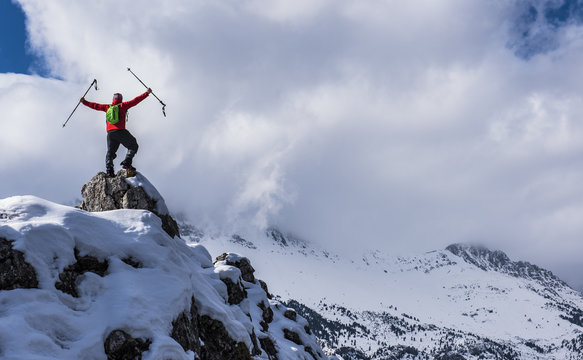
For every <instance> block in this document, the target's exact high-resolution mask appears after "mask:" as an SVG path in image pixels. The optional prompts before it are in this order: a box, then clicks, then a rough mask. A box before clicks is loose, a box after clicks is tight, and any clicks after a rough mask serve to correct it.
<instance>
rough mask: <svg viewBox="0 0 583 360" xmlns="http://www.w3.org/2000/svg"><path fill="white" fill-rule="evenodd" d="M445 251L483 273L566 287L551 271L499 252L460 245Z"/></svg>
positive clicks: (450, 246) (477, 246)
mask: <svg viewBox="0 0 583 360" xmlns="http://www.w3.org/2000/svg"><path fill="white" fill-rule="evenodd" d="M445 249H446V250H447V251H449V252H451V253H452V254H454V255H457V256H459V257H460V258H462V259H463V260H464V261H465V262H467V263H468V264H472V265H475V266H477V267H478V268H480V269H482V270H484V271H497V272H500V273H504V274H507V275H510V276H513V277H517V278H525V279H529V280H535V281H537V282H538V283H540V284H541V285H544V286H550V287H553V286H557V285H558V286H568V285H567V284H566V283H565V282H564V281H562V280H561V279H559V278H558V277H557V276H555V275H554V274H553V273H552V272H551V271H549V270H546V269H543V268H540V267H538V266H537V265H534V264H531V263H529V262H526V261H512V260H510V258H509V257H508V255H506V254H505V253H504V252H503V251H500V250H490V249H488V248H487V247H485V246H483V245H474V244H462V243H457V244H452V245H449V246H448V247H446V248H445Z"/></svg>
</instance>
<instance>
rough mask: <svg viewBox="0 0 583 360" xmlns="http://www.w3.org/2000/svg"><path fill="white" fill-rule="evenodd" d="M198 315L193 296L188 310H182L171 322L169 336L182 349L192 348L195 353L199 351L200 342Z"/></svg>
mask: <svg viewBox="0 0 583 360" xmlns="http://www.w3.org/2000/svg"><path fill="white" fill-rule="evenodd" d="M199 322H200V317H199V315H198V309H197V307H196V303H195V300H194V297H193V298H192V300H191V304H190V310H188V311H184V312H182V313H181V314H180V315H178V318H176V320H174V321H173V322H172V333H171V334H170V337H172V338H173V339H174V340H176V342H177V343H179V344H180V345H181V346H182V348H183V349H184V351H188V350H192V351H194V352H195V353H197V354H200V353H201V351H200V350H201V344H200V329H199Z"/></svg>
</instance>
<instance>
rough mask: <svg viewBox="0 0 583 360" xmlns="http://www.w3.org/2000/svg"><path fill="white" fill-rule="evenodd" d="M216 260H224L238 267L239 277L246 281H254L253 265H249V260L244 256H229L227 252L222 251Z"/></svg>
mask: <svg viewBox="0 0 583 360" xmlns="http://www.w3.org/2000/svg"><path fill="white" fill-rule="evenodd" d="M216 261H225V262H226V264H227V265H231V266H234V267H236V268H238V269H239V270H241V277H242V278H243V280H245V281H248V282H250V283H255V276H253V273H254V272H255V269H253V266H251V262H249V259H247V258H246V257H240V256H236V257H234V256H231V257H230V256H229V254H227V253H223V254H221V255H220V256H218V257H217V259H216Z"/></svg>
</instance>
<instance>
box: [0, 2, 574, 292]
mask: <svg viewBox="0 0 583 360" xmlns="http://www.w3.org/2000/svg"><path fill="white" fill-rule="evenodd" d="M17 3H19V4H20V5H21V6H22V8H23V10H24V12H25V14H26V19H27V20H26V21H27V22H26V26H27V32H28V35H27V36H28V40H27V41H28V43H27V44H28V45H27V46H28V48H29V52H30V54H33V55H35V56H36V58H38V59H42V70H43V71H42V72H41V71H35V69H34V68H31V69H30V70H29V73H28V74H13V73H2V74H0V109H2V113H3V114H2V117H1V120H0V154H2V156H0V184H1V187H0V197H7V196H12V195H23V194H33V195H37V196H40V197H43V198H46V199H49V200H53V201H57V202H72V201H73V200H74V199H76V198H79V197H80V189H81V186H82V185H83V184H84V183H85V182H87V181H88V180H89V179H90V178H91V177H92V176H93V175H95V174H96V173H97V172H98V171H102V170H103V169H104V157H105V136H106V134H105V124H104V122H105V121H104V114H103V113H99V112H95V111H92V110H90V109H88V108H86V107H83V106H81V107H79V109H78V110H77V112H76V113H75V114H74V115H73V117H72V119H71V120H70V121H69V123H68V125H67V126H66V127H65V128H62V126H61V125H62V124H63V123H64V121H65V120H66V118H67V116H68V115H69V113H70V112H71V111H72V110H73V108H74V106H75V105H76V104H77V102H78V99H79V98H80V97H81V95H83V93H84V92H85V91H86V90H87V88H88V87H89V84H90V83H91V81H92V80H93V79H94V78H95V79H97V80H98V82H99V91H95V89H92V90H90V92H89V93H88V95H87V96H86V97H87V99H89V100H91V101H96V102H100V103H108V102H110V101H111V97H112V94H113V93H114V92H122V93H123V94H124V98H125V99H126V100H129V99H131V98H133V97H134V96H137V95H139V94H141V93H142V92H143V91H144V90H145V88H144V87H143V86H142V85H141V84H140V83H139V82H138V81H137V80H136V79H135V78H133V77H132V76H131V74H129V72H128V71H127V70H126V69H127V67H131V68H132V70H133V71H134V72H135V73H136V74H137V75H138V76H140V77H141V78H142V80H143V81H144V82H145V83H146V84H147V85H148V86H150V87H151V88H152V89H153V90H154V93H155V94H156V95H158V97H160V99H162V100H163V101H164V102H165V103H166V104H167V105H168V106H167V114H168V116H167V117H163V115H162V111H161V105H160V104H159V103H158V101H157V100H156V99H155V98H153V97H150V98H148V99H146V100H145V101H144V102H142V103H141V104H140V105H139V106H137V107H135V108H133V109H132V110H130V119H129V123H128V128H129V130H130V131H131V132H132V133H133V134H134V135H135V136H136V137H137V139H138V142H139V144H140V150H139V153H138V155H137V157H136V158H135V162H134V163H135V165H136V167H137V168H138V170H139V171H141V172H142V173H143V174H144V175H145V176H146V177H148V178H149V179H150V180H151V181H152V182H153V183H154V184H155V185H156V186H157V187H158V189H159V190H160V192H161V193H162V194H163V195H164V196H165V198H166V201H167V203H168V205H169V207H170V208H171V209H172V210H173V211H175V212H178V211H184V212H186V213H187V214H188V216H189V217H190V219H191V222H193V223H194V224H196V225H198V226H200V227H204V228H205V229H207V231H225V232H230V231H243V232H244V231H245V229H248V228H250V227H255V228H262V227H265V226H269V225H276V226H279V227H281V228H282V229H284V230H286V231H291V232H294V233H295V234H297V235H298V236H301V237H303V238H305V239H308V240H311V241H317V242H320V243H323V244H325V245H326V246H329V247H331V248H332V249H334V248H337V249H339V250H354V249H363V248H381V249H383V250H387V251H390V252H393V253H397V254H408V253H415V252H423V251H430V250H434V249H441V248H444V247H445V246H447V245H449V244H451V243H454V242H465V241H479V242H484V243H486V244H488V245H489V246H491V247H494V248H497V249H501V250H503V251H506V252H507V253H508V254H509V255H510V256H511V257H512V258H513V259H516V260H527V261H531V262H534V263H536V264H538V265H541V266H543V267H546V268H549V269H551V270H552V271H554V272H555V273H556V274H558V275H559V276H561V277H562V278H563V279H565V280H567V281H569V282H570V283H571V284H573V285H575V286H577V287H583V276H580V274H581V273H582V272H583V261H582V260H581V254H582V253H583V241H582V240H583V221H582V219H583V101H582V100H583V97H582V94H583V92H582V91H581V90H582V89H583V81H582V80H583V74H582V72H581V71H580V68H581V67H582V65H581V64H583V61H582V60H583V28H582V27H581V26H580V25H581V23H582V21H581V19H582V17H583V16H582V13H583V12H582V11H581V8H580V6H579V5H577V2H576V1H569V2H567V3H563V2H562V1H559V0H557V1H555V0H551V1H544V0H532V1H526V0H507V1H496V0H488V1H484V0H471V1H468V0H440V1H417V0H413V1H392V0H385V1H380V0H379V1H372V0H371V1H368V0H366V1H348V0H346V1H343V0H296V1H288V0H237V1H235V0H219V1H207V0H190V1H184V0H166V1H163V2H161V1H153V0H152V1H146V0H143V1H140V2H136V1H119V0H100V1H93V2H85V1H83V2H79V1H75V0H54V1H46V0H18V1H17ZM39 66H40V65H39ZM34 73H42V75H43V76H38V75H31V74H34ZM124 151H125V150H123V149H122V150H120V152H119V154H118V160H117V161H116V166H117V168H119V163H118V162H119V161H120V160H121V159H123V153H124ZM117 168H116V170H117Z"/></svg>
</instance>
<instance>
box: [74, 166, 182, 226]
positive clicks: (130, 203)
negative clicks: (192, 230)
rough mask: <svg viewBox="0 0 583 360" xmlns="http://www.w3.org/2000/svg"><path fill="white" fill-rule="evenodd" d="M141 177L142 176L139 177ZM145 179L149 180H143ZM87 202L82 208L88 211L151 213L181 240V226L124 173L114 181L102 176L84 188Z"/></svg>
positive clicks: (84, 197) (102, 173)
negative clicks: (136, 211) (146, 211)
mask: <svg viewBox="0 0 583 360" xmlns="http://www.w3.org/2000/svg"><path fill="white" fill-rule="evenodd" d="M137 176H141V175H140V174H138V175H137ZM143 179H145V178H143ZM81 195H82V196H83V202H82V203H81V205H79V208H81V209H83V210H86V211H108V210H115V209H141V210H149V211H151V212H153V213H154V214H156V215H158V217H159V218H160V219H161V220H162V228H163V229H164V230H165V231H166V232H167V233H168V235H170V236H172V237H174V236H178V237H180V233H179V230H178V223H177V222H176V220H174V219H173V218H172V216H170V214H167V213H163V212H161V211H159V209H158V201H160V200H156V199H153V198H152V197H151V196H150V195H148V193H147V192H146V189H144V187H142V186H132V185H130V183H129V182H128V181H127V177H126V176H125V171H123V170H121V171H119V172H118V173H117V175H116V176H115V177H113V178H109V177H107V175H106V174H105V173H104V172H100V173H98V174H97V175H95V176H94V177H93V179H91V180H90V181H89V182H88V183H87V184H85V185H83V188H81Z"/></svg>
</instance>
